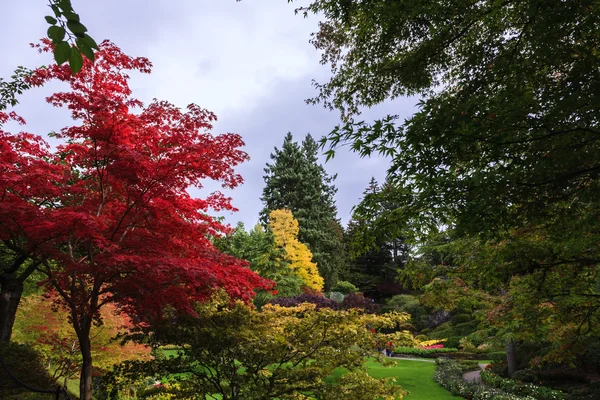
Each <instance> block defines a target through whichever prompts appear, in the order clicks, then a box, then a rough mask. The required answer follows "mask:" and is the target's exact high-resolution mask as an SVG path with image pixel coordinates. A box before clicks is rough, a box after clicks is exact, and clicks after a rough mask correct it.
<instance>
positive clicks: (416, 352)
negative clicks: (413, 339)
mask: <svg viewBox="0 0 600 400" xmlns="http://www.w3.org/2000/svg"><path fill="white" fill-rule="evenodd" d="M457 351H458V349H453V348H447V347H443V348H441V349H418V348H415V347H396V348H395V349H394V354H405V355H413V356H420V357H428V356H430V357H435V356H436V355H440V354H446V353H455V352H457Z"/></svg>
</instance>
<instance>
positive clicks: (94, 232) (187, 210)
mask: <svg viewBox="0 0 600 400" xmlns="http://www.w3.org/2000/svg"><path fill="white" fill-rule="evenodd" d="M35 47H37V48H38V49H40V51H51V44H50V43H49V42H43V43H42V44H40V45H37V46H35ZM150 68H151V63H150V62H149V61H148V60H147V59H146V58H134V57H130V56H127V55H125V54H124V53H123V52H121V50H120V49H119V48H118V47H117V46H115V45H114V44H112V43H110V42H103V43H102V44H101V45H100V48H99V50H98V52H97V53H96V61H95V62H94V63H91V62H90V61H89V60H85V61H84V66H83V69H82V70H81V72H79V73H78V74H77V75H75V76H74V75H73V74H72V73H71V71H70V69H69V67H68V66H67V65H63V66H58V65H51V66H50V67H47V68H41V69H39V70H37V71H36V72H35V73H34V75H33V76H32V77H31V80H30V83H31V84H32V85H34V86H38V85H43V84H44V83H46V82H48V81H52V80H58V81H62V82H64V83H66V84H68V85H69V86H70V91H68V92H59V93H55V94H53V95H52V96H50V97H48V98H47V101H48V102H49V103H51V104H53V105H54V106H56V107H67V108H68V109H69V110H71V112H72V117H73V119H74V120H75V121H76V122H77V123H76V125H74V126H70V127H66V128H63V129H62V130H61V131H60V132H59V133H57V134H56V136H57V137H58V138H59V139H63V143H62V144H61V145H59V146H58V147H57V151H56V153H55V154H54V155H51V154H48V153H47V151H46V150H43V149H42V148H43V142H41V140H40V139H38V138H34V137H32V136H30V135H20V136H13V135H9V134H5V133H4V132H0V135H1V136H0V146H1V148H0V150H1V154H2V156H1V157H2V158H1V162H2V164H1V165H0V168H2V171H0V172H1V174H0V185H2V186H0V190H3V192H2V194H3V195H5V196H6V195H7V193H8V196H9V201H8V202H5V199H4V198H3V199H2V200H1V201H0V213H1V214H2V215H0V218H2V219H3V220H6V219H7V218H8V216H7V213H16V214H17V216H18V221H17V222H16V223H14V224H12V225H11V226H13V227H15V229H20V230H22V231H23V232H24V233H25V234H26V235H30V234H31V235H34V236H39V237H43V238H44V240H45V241H44V244H45V246H44V247H43V248H40V251H41V252H43V254H42V256H41V259H43V260H44V267H43V270H44V272H45V273H46V274H47V276H48V281H47V283H48V285H50V286H52V287H54V288H55V289H56V291H57V292H58V293H59V294H60V296H61V298H62V302H63V304H64V305H65V306H66V307H67V308H68V309H69V311H70V317H71V320H72V323H73V327H74V328H75V331H76V333H77V336H78V337H79V341H80V345H81V348H82V353H83V357H84V364H86V363H87V364H89V365H88V366H87V367H86V366H84V371H83V372H82V376H83V375H87V381H86V383H85V386H86V389H85V390H84V389H82V393H81V394H82V398H86V399H87V398H89V397H90V394H89V391H90V388H91V380H90V379H89V376H90V372H89V370H91V357H89V360H87V361H86V354H85V353H86V352H88V354H89V332H90V327H91V321H92V319H93V318H99V316H100V313H99V310H100V308H101V307H102V306H103V305H104V304H106V303H111V302H112V303H116V304H118V305H119V306H120V307H122V308H123V309H124V310H126V311H128V312H129V313H133V312H135V313H136V314H137V315H138V316H143V317H144V316H148V315H151V316H153V317H156V316H159V315H160V313H161V311H162V310H164V308H165V306H171V307H173V308H174V309H176V310H179V311H181V312H191V311H192V309H191V307H190V305H191V303H192V302H193V301H202V300H205V299H206V298H207V297H208V296H210V294H211V293H212V292H213V291H214V290H215V289H216V288H223V289H224V290H226V291H227V292H228V293H229V295H230V296H231V297H233V298H240V299H243V300H245V301H248V300H250V299H251V298H252V296H253V294H254V292H253V290H254V289H255V288H263V289H269V288H271V283H270V282H269V281H266V280H264V279H262V278H260V277H259V276H258V275H256V274H255V273H254V272H252V271H251V270H250V269H248V268H247V267H246V265H245V263H244V262H243V261H240V260H238V259H236V258H233V257H230V256H226V255H223V254H221V253H220V252H219V251H217V250H216V249H215V248H214V246H213V245H212V243H211V240H210V237H211V236H215V235H220V234H222V233H224V232H226V231H227V227H225V226H224V225H222V224H221V223H220V222H218V221H215V220H214V219H213V218H212V217H210V216H209V215H208V212H209V211H210V210H234V208H233V207H232V205H231V203H230V199H229V198H226V197H224V196H223V195H222V194H221V193H218V192H217V193H213V194H211V195H210V196H208V197H207V198H204V199H199V198H192V197H191V196H190V195H189V193H188V192H187V189H188V188H189V187H190V186H201V182H202V181H203V180H205V179H211V180H214V181H218V182H220V183H221V184H222V185H223V186H224V187H227V188H232V187H235V186H237V185H238V184H240V183H241V182H242V178H241V177H240V176H239V175H238V174H236V173H235V172H234V169H233V168H234V167H235V166H236V165H238V164H239V163H241V162H243V161H245V160H246V159H247V158H248V156H247V154H246V153H245V152H243V151H242V150H240V147H241V146H242V145H243V142H242V139H241V138H240V136H239V135H236V134H231V133H227V134H221V135H213V134H211V132H210V130H211V128H212V125H211V123H212V122H213V121H215V120H216V116H215V115H214V114H213V113H211V112H209V111H207V110H204V109H202V108H200V107H199V106H197V105H194V104H191V105H189V106H188V107H187V110H186V111H185V112H183V111H182V110H180V109H178V108H177V107H175V106H174V105H172V104H170V103H168V102H165V101H157V100H154V101H153V102H152V103H150V104H149V105H147V106H144V105H143V104H142V102H141V101H139V100H137V99H135V98H132V97H131V90H130V88H129V86H128V79H129V76H128V72H129V71H139V72H142V73H149V72H150ZM133 110H135V111H136V113H134V112H133ZM0 117H1V118H7V116H5V115H2V116H0ZM53 173H55V174H56V175H57V176H56V177H53V175H52V174H53ZM11 185H12V186H14V189H11V187H12V186H11ZM19 185H20V186H19ZM7 187H8V188H9V189H6V188H7ZM19 191H21V192H23V193H24V194H25V195H24V196H23V195H20V194H18V193H17V192H19ZM38 191H39V193H38ZM15 193H16V194H15ZM36 196H38V197H40V198H45V199H46V200H45V201H43V202H42V201H40V202H35V203H34V204H32V202H31V201H29V200H28V199H29V198H30V197H36ZM38 214H43V215H38ZM40 217H43V218H40ZM23 224H24V225H23ZM0 225H2V224H0ZM23 226H24V227H23ZM0 229H1V230H0V232H1V233H0V234H2V235H6V233H4V232H2V231H4V230H5V228H4V227H3V228H0ZM88 367H89V368H88ZM86 368H88V369H87V370H86Z"/></svg>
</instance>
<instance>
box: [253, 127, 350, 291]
mask: <svg viewBox="0 0 600 400" xmlns="http://www.w3.org/2000/svg"><path fill="white" fill-rule="evenodd" d="M317 155H318V145H317V143H316V142H315V140H314V139H313V138H312V136H310V135H307V136H306V137H305V139H304V141H303V142H302V144H301V145H299V144H298V142H294V139H293V136H292V134H291V133H288V134H287V135H286V137H285V139H284V141H283V145H282V147H281V149H278V148H275V151H274V153H272V154H271V160H273V163H272V164H267V166H266V168H265V173H266V175H265V176H264V179H265V187H264V189H263V195H262V197H261V200H262V201H263V203H264V208H263V209H262V210H261V213H260V215H261V222H262V223H263V224H264V225H265V226H266V224H267V222H268V219H269V214H270V213H271V212H272V211H273V210H279V209H287V210H290V211H291V212H292V213H293V214H294V217H295V218H296V219H297V220H298V223H299V225H300V233H299V239H300V242H302V243H306V244H307V245H308V247H309V248H310V251H311V252H312V254H313V257H314V260H315V262H316V263H317V266H318V268H319V273H320V274H321V276H322V277H323V279H325V287H326V288H330V287H332V285H333V284H335V282H336V281H337V274H338V272H339V270H340V269H341V267H342V263H343V258H341V257H339V254H340V252H341V248H342V242H341V241H342V229H341V228H340V226H339V222H338V221H337V208H336V206H335V202H334V198H333V196H334V194H335V193H336V191H337V189H336V188H335V186H334V185H333V181H334V179H335V176H333V177H331V176H329V175H328V174H327V172H326V171H325V169H324V168H323V166H322V165H320V164H319V163H318V159H317Z"/></svg>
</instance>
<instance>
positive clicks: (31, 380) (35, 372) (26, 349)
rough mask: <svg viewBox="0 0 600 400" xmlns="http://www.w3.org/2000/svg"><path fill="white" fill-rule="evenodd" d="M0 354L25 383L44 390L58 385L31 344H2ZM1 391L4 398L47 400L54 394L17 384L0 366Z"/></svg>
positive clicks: (12, 371) (16, 375)
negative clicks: (28, 388)
mask: <svg viewBox="0 0 600 400" xmlns="http://www.w3.org/2000/svg"><path fill="white" fill-rule="evenodd" d="M0 356H1V357H2V359H3V361H4V364H5V365H6V366H7V367H8V369H9V370H10V371H11V373H12V374H13V375H14V376H15V377H17V378H18V379H19V380H21V381H22V382H23V383H25V384H27V385H29V386H31V387H34V388H37V389H42V390H52V389H54V388H56V387H57V383H56V381H55V380H54V379H53V378H52V377H51V376H50V375H49V374H48V371H47V370H46V368H45V367H44V364H43V363H42V359H41V357H40V355H39V354H38V353H37V352H36V351H35V350H34V349H33V348H32V347H31V346H28V345H24V344H17V343H4V344H0ZM0 392H1V398H2V399H3V400H17V399H19V400H21V399H27V400H34V399H35V400H37V399H44V400H45V399H48V398H49V396H52V395H51V394H43V393H32V392H29V391H28V390H27V389H25V388H23V387H22V386H21V385H19V384H17V383H16V382H15V381H14V380H13V379H12V378H11V377H10V376H9V375H8V374H7V373H6V371H5V370H4V368H0Z"/></svg>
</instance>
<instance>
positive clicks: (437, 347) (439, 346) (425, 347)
mask: <svg viewBox="0 0 600 400" xmlns="http://www.w3.org/2000/svg"><path fill="white" fill-rule="evenodd" d="M421 348H422V349H423V350H431V349H443V348H444V345H443V344H434V345H432V346H421Z"/></svg>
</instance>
